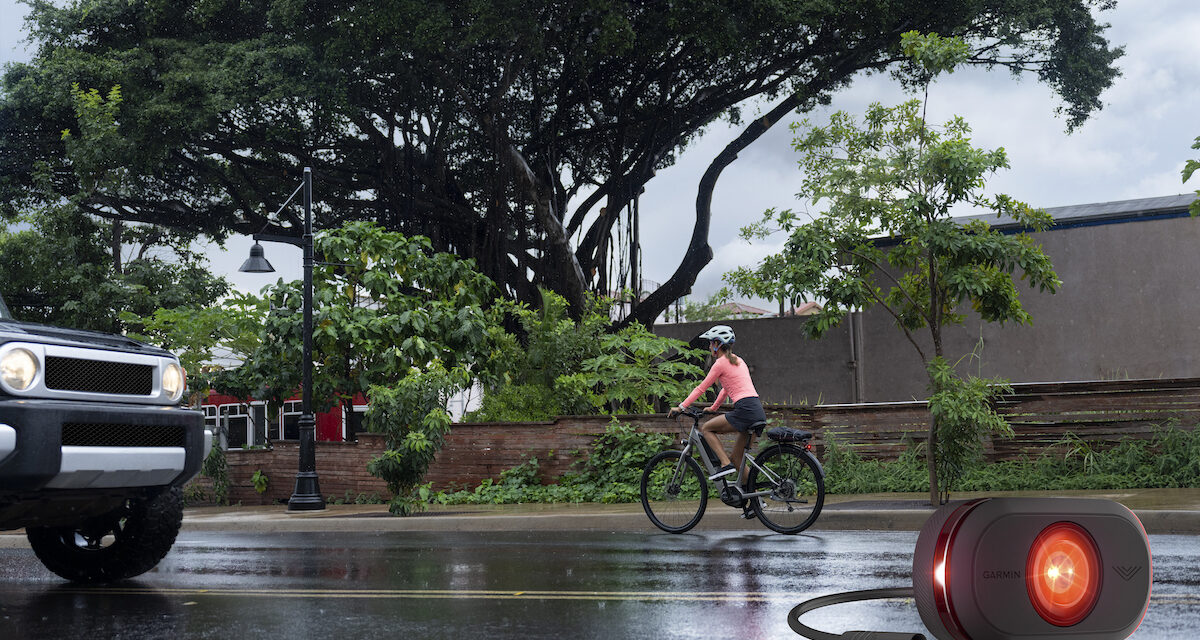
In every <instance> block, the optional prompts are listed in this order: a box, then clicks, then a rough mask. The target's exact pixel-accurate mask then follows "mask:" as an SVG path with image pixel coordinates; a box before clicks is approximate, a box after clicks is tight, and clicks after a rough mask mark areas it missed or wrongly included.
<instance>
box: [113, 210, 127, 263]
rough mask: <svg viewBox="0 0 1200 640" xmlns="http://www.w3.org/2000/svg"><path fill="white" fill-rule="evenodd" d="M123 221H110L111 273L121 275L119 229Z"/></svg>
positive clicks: (121, 227)
mask: <svg viewBox="0 0 1200 640" xmlns="http://www.w3.org/2000/svg"><path fill="white" fill-rule="evenodd" d="M124 224H125V223H124V222H122V221H121V220H113V221H112V259H113V273H115V274H117V275H123V274H124V272H123V271H122V269H123V267H122V265H121V231H122V230H123V226H124Z"/></svg>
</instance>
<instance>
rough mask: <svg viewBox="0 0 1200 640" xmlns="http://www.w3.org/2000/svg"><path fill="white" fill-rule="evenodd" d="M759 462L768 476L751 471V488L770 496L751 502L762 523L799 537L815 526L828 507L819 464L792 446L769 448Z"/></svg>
mask: <svg viewBox="0 0 1200 640" xmlns="http://www.w3.org/2000/svg"><path fill="white" fill-rule="evenodd" d="M756 461H757V462H758V464H759V466H761V467H763V469H765V470H766V471H767V473H763V472H760V471H759V470H758V469H756V468H754V467H750V476H749V478H748V482H747V484H749V485H750V486H751V487H753V488H754V491H755V492H759V491H768V492H770V493H769V495H765V496H758V497H756V498H754V499H752V500H751V504H752V505H753V507H754V513H755V514H756V515H757V516H758V519H759V520H761V521H762V523H763V524H765V525H766V526H767V527H768V528H769V529H772V530H774V531H778V532H779V533H799V532H801V531H804V530H805V529H807V528H809V527H810V526H812V523H814V522H816V521H817V516H819V515H821V507H822V505H824V504H825V480H824V479H823V478H822V477H821V472H820V470H819V469H818V468H817V463H816V461H814V460H813V459H812V458H810V457H809V456H808V454H806V453H805V452H804V451H803V450H801V449H799V448H797V447H793V446H789V445H775V446H771V447H768V448H767V450H766V451H764V452H763V453H762V454H761V455H760V456H759V457H758V458H756Z"/></svg>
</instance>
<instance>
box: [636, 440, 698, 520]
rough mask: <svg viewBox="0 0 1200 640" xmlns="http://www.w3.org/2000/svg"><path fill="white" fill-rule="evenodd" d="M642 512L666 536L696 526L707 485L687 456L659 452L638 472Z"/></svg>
mask: <svg viewBox="0 0 1200 640" xmlns="http://www.w3.org/2000/svg"><path fill="white" fill-rule="evenodd" d="M641 493H642V508H644V509H645V510H646V515H647V516H649V518H650V522H653V523H654V526H656V527H658V528H659V529H662V530H663V531H666V532H667V533H683V532H684V531H687V530H688V529H691V528H692V527H694V526H696V524H697V523H698V522H700V517H701V516H703V515H704V507H705V506H706V505H707V504H708V483H707V482H705V478H704V472H702V471H700V465H699V464H697V463H696V461H695V460H694V459H692V457H691V456H687V457H684V456H683V454H682V453H680V452H679V451H663V452H662V453H659V454H657V455H655V456H654V457H653V458H650V462H648V463H646V469H645V471H643V472H642V490H641Z"/></svg>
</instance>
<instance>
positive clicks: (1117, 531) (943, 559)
mask: <svg viewBox="0 0 1200 640" xmlns="http://www.w3.org/2000/svg"><path fill="white" fill-rule="evenodd" d="M912 577H913V588H912V589H911V590H909V589H878V590H874V591H860V592H853V593H846V594H838V595H834V596H825V597H823V598H818V599H816V600H811V601H809V602H806V603H804V604H801V605H799V606H797V607H796V608H795V609H793V610H792V613H791V614H790V615H789V617H788V623H789V625H791V627H792V629H793V630H795V631H796V632H797V633H799V634H801V635H803V636H805V637H808V638H814V639H816V640H825V639H827V638H861V639H868V638H874V639H877V640H878V639H884V638H923V637H924V636H921V635H919V634H896V633H882V632H870V631H851V632H847V633H845V634H842V635H840V636H839V635H833V634H828V633H824V632H820V631H816V630H814V629H810V628H808V627H806V626H804V625H803V624H802V623H800V621H799V616H800V615H803V614H804V613H805V612H807V611H811V610H812V609H815V608H817V607H821V606H828V605H831V604H837V603H839V602H852V601H856V600H867V599H873V598H895V597H905V596H910V597H912V598H914V599H915V600H916V603H917V611H918V612H919V613H920V614H921V621H922V622H924V623H925V626H926V628H928V629H929V631H930V632H931V633H932V634H933V636H934V637H936V638H938V639H939V640H980V639H982V638H995V639H1000V640H1007V639H1014V640H1015V639H1018V638H1019V639H1022V640H1051V639H1059V638H1067V637H1072V638H1088V639H1089V640H1120V639H1123V638H1127V637H1129V636H1130V635H1131V634H1132V633H1133V632H1134V630H1135V629H1137V627H1138V625H1139V624H1140V623H1141V621H1142V618H1143V617H1144V616H1145V615H1146V608H1147V606H1148V605H1149V603H1150V581H1151V577H1152V568H1151V558H1150V545H1149V541H1148V540H1147V538H1146V531H1145V529H1143V528H1142V524H1141V522H1139V521H1138V519H1137V517H1136V516H1134V515H1133V513H1132V512H1130V511H1129V510H1128V509H1126V508H1125V507H1123V506H1121V505H1119V504H1117V503H1115V502H1112V501H1109V500H1089V499H1076V498H984V499H980V500H971V501H968V502H957V503H951V504H948V505H946V506H944V507H942V508H941V509H939V510H938V511H936V512H934V514H933V515H932V516H930V518H929V520H928V521H926V523H925V526H924V527H923V528H922V529H921V533H920V535H919V536H918V537H917V548H916V551H915V553H914V554H913V573H912Z"/></svg>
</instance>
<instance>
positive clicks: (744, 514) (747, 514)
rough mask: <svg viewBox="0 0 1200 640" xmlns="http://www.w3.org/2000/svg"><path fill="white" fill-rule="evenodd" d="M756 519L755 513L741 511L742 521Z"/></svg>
mask: <svg viewBox="0 0 1200 640" xmlns="http://www.w3.org/2000/svg"><path fill="white" fill-rule="evenodd" d="M757 517H758V514H757V513H754V512H753V511H743V512H742V519H743V520H753V519H755V518H757Z"/></svg>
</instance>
